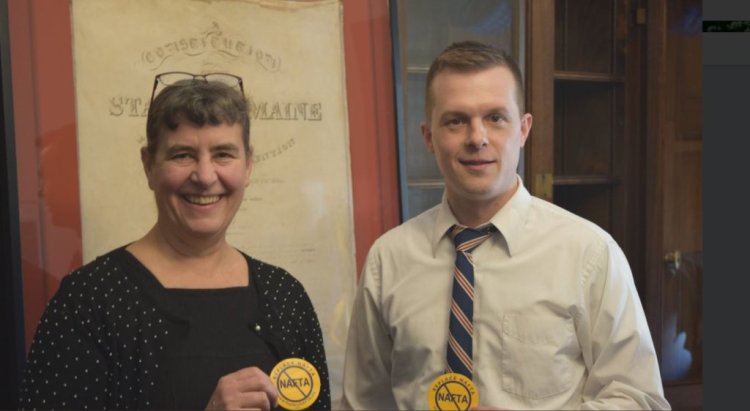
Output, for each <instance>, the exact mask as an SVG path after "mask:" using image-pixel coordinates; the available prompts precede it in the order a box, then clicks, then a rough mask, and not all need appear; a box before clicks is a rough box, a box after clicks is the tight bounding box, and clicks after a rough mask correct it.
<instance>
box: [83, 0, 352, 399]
mask: <svg viewBox="0 0 750 411" xmlns="http://www.w3.org/2000/svg"><path fill="white" fill-rule="evenodd" d="M71 7H72V13H71V15H72V20H73V21H72V26H73V50H74V56H73V57H74V64H75V83H76V84H75V89H76V105H77V107H76V109H77V125H78V156H79V166H80V188H81V216H82V231H83V233H82V234H83V252H84V262H88V261H91V260H93V259H94V258H95V257H96V256H98V255H101V254H103V253H106V252H107V251H109V250H111V249H113V248H115V247H118V246H121V245H124V244H126V243H128V242H131V241H134V240H136V239H138V238H140V237H141V236H143V235H144V234H145V233H146V232H147V231H148V229H150V228H151V226H152V225H153V224H154V223H155V221H156V206H155V204H154V199H153V193H152V192H151V191H150V190H149V188H148V185H147V182H146V177H145V175H144V172H143V167H142V165H141V162H140V154H139V150H140V148H141V147H142V146H143V145H144V144H145V139H146V132H145V129H146V113H147V110H148V105H149V100H150V96H151V90H152V87H153V84H154V76H155V75H156V74H158V73H161V72H166V71H187V72H192V73H206V72H229V73H233V74H236V75H239V76H241V77H242V78H243V79H244V85H245V93H246V94H247V95H248V97H249V98H250V100H251V102H252V104H251V135H250V142H251V144H252V145H253V146H254V148H255V168H254V170H253V174H252V180H251V183H250V186H249V188H248V189H247V191H246V193H245V199H244V201H243V204H242V207H241V209H240V211H239V213H238V215H237V216H236V217H235V220H234V222H233V225H232V226H231V227H230V229H229V233H228V237H229V242H230V243H231V244H232V245H234V246H236V247H237V248H239V249H240V250H242V251H245V252H246V253H248V254H250V255H251V256H253V257H256V258H258V259H260V260H264V261H266V262H268V263H270V264H275V265H278V266H280V267H282V268H284V269H286V270H288V271H289V272H290V273H292V275H294V276H295V277H296V278H297V279H299V280H300V281H301V282H302V283H303V285H304V286H305V288H306V290H307V291H308V293H309V294H310V297H311V299H312V301H313V304H314V305H315V309H316V311H317V313H318V316H319V318H320V321H321V326H322V328H323V334H324V339H325V344H326V353H327V357H328V365H329V367H330V372H331V383H332V391H333V392H332V398H333V399H334V400H336V399H338V398H339V397H340V395H341V371H342V368H343V353H344V343H345V340H346V330H347V327H348V323H349V312H350V308H351V300H352V299H353V294H354V287H355V278H356V273H355V270H356V267H355V259H354V235H353V222H352V221H353V217H352V199H351V176H350V164H349V137H348V125H347V108H346V89H345V77H344V57H343V56H344V54H343V53H344V49H343V34H342V5H341V3H340V1H338V0H318V1H309V0H307V1H281V0H277V1H262V0H213V1H210V0H209V1H207V0H200V1H199V0H72V2H71Z"/></svg>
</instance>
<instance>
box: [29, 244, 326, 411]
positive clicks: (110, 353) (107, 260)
mask: <svg viewBox="0 0 750 411" xmlns="http://www.w3.org/2000/svg"><path fill="white" fill-rule="evenodd" d="M245 258H246V260H247V263H248V268H249V270H250V273H251V274H250V276H251V277H250V281H251V284H253V285H254V286H255V287H254V290H255V292H256V293H257V307H258V311H257V312H254V313H250V316H249V317H248V318H250V323H249V324H248V327H250V329H251V330H253V331H254V332H255V333H257V334H258V336H259V337H260V338H261V339H262V340H263V341H265V342H266V344H267V346H268V347H269V348H270V351H272V352H273V353H274V355H275V356H276V357H278V358H289V357H298V358H304V359H306V360H307V361H309V362H310V363H312V364H313V365H314V366H315V368H316V369H317V370H318V372H319V373H320V378H321V383H322V387H321V390H320V396H319V397H318V400H317V401H316V402H315V403H314V404H313V405H312V406H311V409H330V408H331V398H330V386H329V379H328V366H327V364H326V359H325V352H324V347H323V336H322V333H321V330H320V324H319V322H318V318H317V315H316V313H315V310H314V308H313V306H312V303H311V301H310V298H309V296H308V295H307V293H306V292H305V290H304V288H303V286H302V284H301V283H300V282H299V281H297V280H296V279H295V278H294V277H292V275H290V274H289V273H288V272H286V271H285V270H283V269H281V268H279V267H275V266H273V265H269V264H265V263H263V262H261V261H259V260H256V259H254V258H252V257H249V256H247V255H245ZM163 291H164V289H163V287H162V286H161V284H160V283H159V282H158V281H157V280H156V277H154V276H153V274H151V273H150V272H149V271H148V270H147V269H146V268H145V267H144V266H143V265H142V264H141V263H140V262H139V261H138V260H137V259H136V258H135V257H134V256H133V255H132V254H130V253H129V252H128V251H127V250H125V247H120V248H118V249H115V250H113V251H111V252H109V253H107V254H105V255H103V256H101V257H99V258H97V259H96V260H94V261H92V262H90V263H89V264H86V265H84V266H83V267H81V268H79V269H77V270H75V271H73V272H72V273H70V274H69V275H67V276H66V277H64V278H63V280H62V282H61V284H60V287H59V288H58V290H57V292H56V293H55V295H54V297H53V298H52V299H51V300H50V302H49V303H48V305H47V307H46V309H45V311H44V314H43V315H42V318H41V320H40V322H39V325H38V326H37V330H36V333H35V336H34V341H33V342H32V344H31V348H30V350H29V353H28V359H27V364H26V369H25V371H24V374H23V381H22V384H21V392H20V405H21V408H23V409H78V410H86V409H95V410H99V409H136V408H138V409H169V408H170V406H172V404H170V403H169V400H168V399H165V398H166V397H167V396H165V395H164V393H165V392H167V391H169V390H172V389H173V387H164V386H160V385H163V381H168V380H169V378H168V377H166V375H168V373H169V371H170V370H168V369H167V368H169V366H168V364H169V362H168V361H167V358H168V353H170V352H174V351H175V350H178V349H179V346H180V344H181V342H182V341H183V340H184V339H185V336H186V335H187V333H188V331H189V327H190V324H189V322H188V321H187V320H186V318H187V316H186V308H185V307H184V306H180V304H176V303H175V300H174V299H165V298H159V296H161V295H163ZM178 394H179V393H178ZM206 401H208V398H207V399H206Z"/></svg>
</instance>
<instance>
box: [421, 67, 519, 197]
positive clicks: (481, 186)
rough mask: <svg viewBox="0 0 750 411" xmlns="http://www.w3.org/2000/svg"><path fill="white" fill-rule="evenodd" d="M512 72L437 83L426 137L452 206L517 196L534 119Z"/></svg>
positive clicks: (443, 78) (441, 77) (456, 76)
mask: <svg viewBox="0 0 750 411" xmlns="http://www.w3.org/2000/svg"><path fill="white" fill-rule="evenodd" d="M516 91H517V90H516V83H515V81H514V79H513V75H512V74H511V71H510V70H508V69H507V68H505V67H500V66H498V67H493V68H489V69H486V70H482V71H477V72H471V73H460V72H456V71H451V70H446V71H443V72H440V73H439V74H438V75H437V76H435V78H434V80H433V83H432V98H433V106H432V110H431V112H430V113H428V119H427V122H426V123H423V124H422V136H423V137H424V140H425V143H426V144H427V148H428V149H429V150H430V151H431V152H432V153H434V154H435V158H436V160H437V164H438V167H439V168H440V171H441V172H442V174H443V178H444V179H445V186H446V195H447V199H448V202H449V203H451V204H455V203H456V202H462V203H467V202H470V203H471V202H488V201H491V202H500V205H502V204H504V203H505V202H506V201H507V199H508V198H510V196H511V195H512V194H513V192H515V187H516V167H517V166H518V158H519V155H520V149H521V147H523V145H524V143H525V142H526V138H527V137H528V135H529V130H530V129H531V115H530V114H521V113H520V112H519V107H518V102H517V99H516Z"/></svg>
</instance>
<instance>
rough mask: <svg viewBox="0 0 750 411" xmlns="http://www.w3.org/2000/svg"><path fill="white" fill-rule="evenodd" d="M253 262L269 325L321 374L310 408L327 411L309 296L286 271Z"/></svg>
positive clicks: (322, 358) (321, 350) (327, 391)
mask: <svg viewBox="0 0 750 411" xmlns="http://www.w3.org/2000/svg"><path fill="white" fill-rule="evenodd" d="M255 262H256V263H257V264H258V265H257V266H256V269H257V275H258V279H259V280H260V283H261V284H260V285H259V286H260V288H261V290H262V296H263V301H264V302H265V305H266V306H265V307H264V311H265V312H266V313H267V315H268V316H269V317H268V320H269V322H270V323H271V326H272V327H273V328H275V329H277V330H278V331H279V333H280V334H281V335H282V336H283V340H284V343H285V344H286V346H287V347H289V348H290V350H291V352H290V355H291V356H292V357H299V358H303V359H305V360H307V361H309V362H310V363H311V364H312V365H314V366H315V369H317V370H318V373H319V374H320V380H321V389H320V394H319V395H318V399H317V400H316V402H315V403H313V404H312V405H311V406H310V408H309V409H313V410H330V409H331V388H330V380H329V376H328V364H327V362H326V355H325V347H324V345H323V333H322V332H321V329H320V323H319V321H318V316H317V314H316V312H315V308H314V307H313V304H312V301H311V300H310V297H309V296H308V294H307V292H306V291H305V289H304V287H303V285H302V283H300V282H299V281H298V280H297V279H295V278H294V277H293V276H292V275H291V274H289V273H288V272H286V271H285V270H283V269H281V268H278V267H274V266H272V265H269V264H264V263H262V262H258V261H257V260H255Z"/></svg>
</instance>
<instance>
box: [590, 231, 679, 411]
mask: <svg viewBox="0 0 750 411" xmlns="http://www.w3.org/2000/svg"><path fill="white" fill-rule="evenodd" d="M590 254H591V256H592V258H591V259H590V260H589V262H588V265H587V266H586V267H585V271H586V278H585V281H586V284H587V287H585V288H584V290H585V292H586V293H588V295H586V296H584V299H585V300H586V301H587V306H588V316H587V319H586V322H587V326H585V327H582V329H581V330H579V340H580V341H581V347H582V349H583V357H584V361H585V362H586V367H587V368H588V370H589V376H588V378H587V380H586V383H585V385H584V388H583V404H582V407H581V408H582V409H586V410H594V409H670V405H669V403H668V402H667V401H666V399H665V398H664V391H663V388H662V382H661V377H660V374H659V364H658V360H657V357H656V352H655V349H654V345H653V341H652V339H651V333H650V332H649V328H648V323H647V322H646V316H645V314H644V312H643V307H642V306H641V301H640V299H639V297H638V292H637V290H636V288H635V284H634V281H633V276H632V273H631V271H630V267H629V265H628V262H627V259H626V258H625V255H624V254H623V252H622V250H621V249H620V247H619V246H618V245H617V244H616V243H614V241H612V240H610V241H608V242H607V243H606V244H605V245H604V246H603V247H600V249H598V250H592V251H591V253H590Z"/></svg>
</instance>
